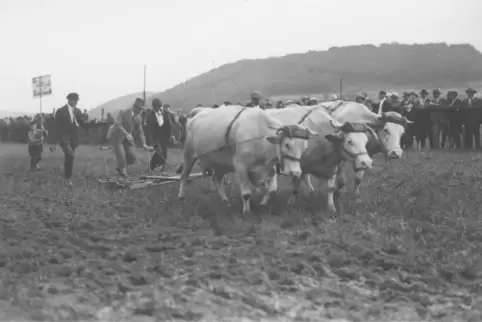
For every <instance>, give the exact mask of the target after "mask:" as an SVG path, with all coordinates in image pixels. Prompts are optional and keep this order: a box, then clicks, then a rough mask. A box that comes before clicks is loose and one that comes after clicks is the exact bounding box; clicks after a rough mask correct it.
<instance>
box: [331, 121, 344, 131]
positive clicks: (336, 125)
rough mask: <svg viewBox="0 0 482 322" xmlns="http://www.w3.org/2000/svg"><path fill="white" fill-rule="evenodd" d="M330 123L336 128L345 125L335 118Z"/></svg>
mask: <svg viewBox="0 0 482 322" xmlns="http://www.w3.org/2000/svg"><path fill="white" fill-rule="evenodd" d="M330 124H331V126H333V127H334V128H335V129H337V130H338V129H341V127H342V126H343V124H341V123H339V122H337V121H335V120H330Z"/></svg>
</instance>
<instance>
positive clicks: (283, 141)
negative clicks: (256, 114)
mask: <svg viewBox="0 0 482 322" xmlns="http://www.w3.org/2000/svg"><path fill="white" fill-rule="evenodd" d="M275 130H276V133H275V135H273V136H267V137H266V140H267V141H268V142H269V143H271V144H274V145H277V147H278V158H279V163H280V168H281V169H280V170H281V171H283V172H284V173H285V174H288V175H292V176H294V177H296V178H299V177H300V176H301V165H300V159H301V155H302V154H303V152H304V151H305V150H306V148H307V147H308V139H309V138H310V137H312V136H315V135H317V133H315V132H313V131H311V130H310V129H309V128H307V127H306V126H304V125H299V124H296V125H284V126H281V127H278V128H275Z"/></svg>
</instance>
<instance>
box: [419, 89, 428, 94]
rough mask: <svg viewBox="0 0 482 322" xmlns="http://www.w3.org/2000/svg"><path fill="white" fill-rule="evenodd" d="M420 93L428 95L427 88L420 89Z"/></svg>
mask: <svg viewBox="0 0 482 322" xmlns="http://www.w3.org/2000/svg"><path fill="white" fill-rule="evenodd" d="M420 95H428V92H427V90H426V89H425V88H424V89H422V90H421V91H420Z"/></svg>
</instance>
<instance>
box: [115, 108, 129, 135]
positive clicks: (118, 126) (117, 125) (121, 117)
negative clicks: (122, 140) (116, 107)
mask: <svg viewBox="0 0 482 322" xmlns="http://www.w3.org/2000/svg"><path fill="white" fill-rule="evenodd" d="M124 113H125V112H124V111H119V114H118V115H117V117H116V119H115V122H114V125H113V127H114V128H113V130H119V131H121V132H122V133H123V134H124V135H125V136H128V135H129V132H127V130H126V129H125V128H124V126H123V124H124Z"/></svg>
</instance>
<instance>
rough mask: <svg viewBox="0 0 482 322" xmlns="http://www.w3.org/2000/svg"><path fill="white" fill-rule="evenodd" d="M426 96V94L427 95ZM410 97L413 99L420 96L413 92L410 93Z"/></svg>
mask: <svg viewBox="0 0 482 322" xmlns="http://www.w3.org/2000/svg"><path fill="white" fill-rule="evenodd" d="M427 94H428V93H427ZM410 95H411V96H415V97H419V96H420V95H418V94H417V93H415V92H411V93H410Z"/></svg>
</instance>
